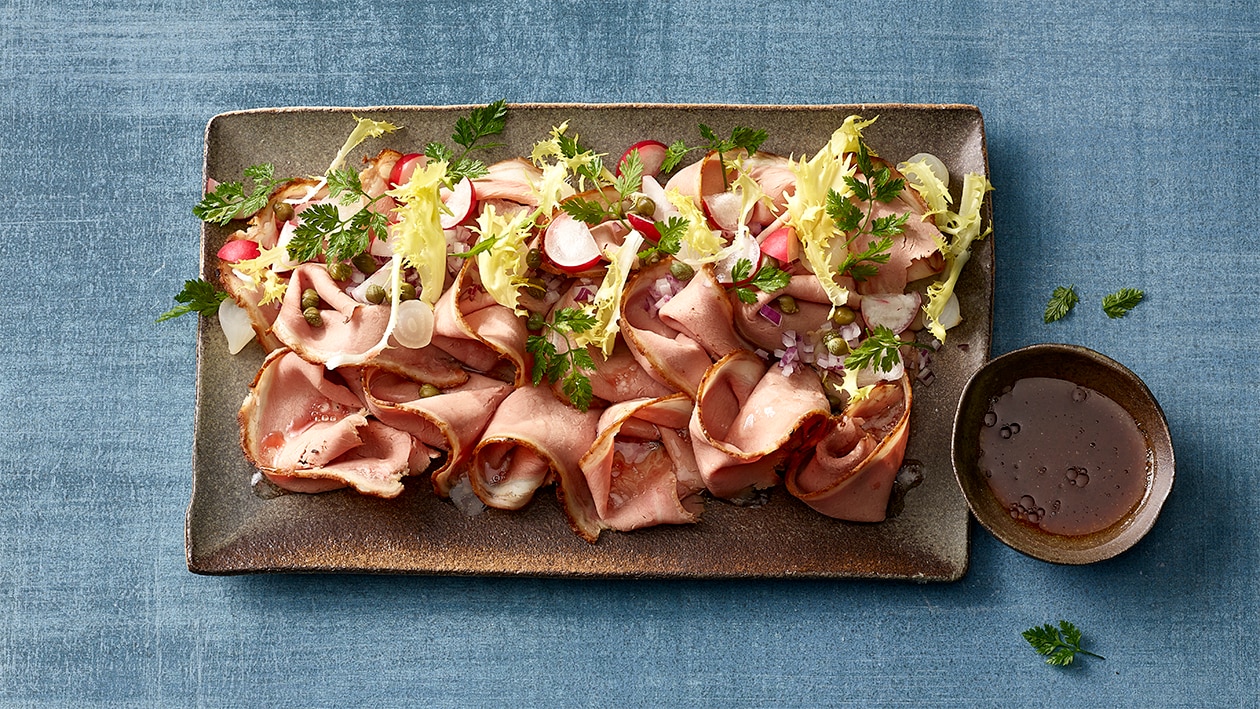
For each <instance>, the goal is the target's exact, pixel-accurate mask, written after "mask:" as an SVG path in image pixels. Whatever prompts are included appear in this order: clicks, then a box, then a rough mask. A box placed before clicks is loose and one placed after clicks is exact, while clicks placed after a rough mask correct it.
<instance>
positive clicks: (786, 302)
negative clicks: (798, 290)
mask: <svg viewBox="0 0 1260 709" xmlns="http://www.w3.org/2000/svg"><path fill="white" fill-rule="evenodd" d="M778 307H779V312H780V313H783V314H784V315H795V314H796V313H799V312H801V308H800V306H798V305H797V304H796V298H793V297H792V296H790V295H781V296H779V299H778Z"/></svg>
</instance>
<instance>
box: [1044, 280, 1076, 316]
mask: <svg viewBox="0 0 1260 709" xmlns="http://www.w3.org/2000/svg"><path fill="white" fill-rule="evenodd" d="M1080 300H1081V299H1080V297H1079V296H1077V295H1076V285H1075V284H1073V285H1070V286H1067V287H1064V286H1059V287H1058V288H1055V289H1054V292H1053V293H1051V294H1050V302H1048V303H1046V312H1045V314H1044V315H1043V316H1042V320H1044V321H1045V322H1047V323H1052V322H1054V321H1055V320H1061V319H1062V318H1064V317H1067V314H1068V313H1070V312H1072V308H1074V307H1076V304H1077V303H1079V302H1080Z"/></svg>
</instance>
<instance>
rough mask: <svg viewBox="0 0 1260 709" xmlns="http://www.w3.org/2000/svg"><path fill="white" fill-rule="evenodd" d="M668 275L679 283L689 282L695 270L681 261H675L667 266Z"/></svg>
mask: <svg viewBox="0 0 1260 709" xmlns="http://www.w3.org/2000/svg"><path fill="white" fill-rule="evenodd" d="M669 275H671V276H673V277H674V278H677V279H678V280H680V281H690V280H691V277H692V276H694V275H696V269H694V268H692V267H691V266H688V265H687V264H685V263H683V262H682V261H675V262H673V263H671V264H670V265H669Z"/></svg>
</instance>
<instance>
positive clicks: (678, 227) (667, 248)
mask: <svg viewBox="0 0 1260 709" xmlns="http://www.w3.org/2000/svg"><path fill="white" fill-rule="evenodd" d="M652 225H653V226H654V227H656V232H657V233H658V234H660V235H661V238H659V239H657V241H656V245H655V246H649V247H647V248H646V249H643V250H642V251H640V252H639V259H640V260H643V261H651V260H652V259H653V258H654V257H661V256H667V255H668V256H674V255H677V254H678V250H679V249H681V248H682V235H683V234H685V233H687V226H688V221H687V220H686V219H683V218H682V217H677V216H675V217H670V218H669V220H668V221H664V222H653V223H652Z"/></svg>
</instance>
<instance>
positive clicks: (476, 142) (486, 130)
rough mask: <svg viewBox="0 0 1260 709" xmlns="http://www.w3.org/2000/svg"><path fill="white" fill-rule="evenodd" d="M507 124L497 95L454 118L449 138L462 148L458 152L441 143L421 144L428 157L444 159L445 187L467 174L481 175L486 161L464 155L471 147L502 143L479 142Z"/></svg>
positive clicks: (472, 177) (452, 185) (470, 175)
mask: <svg viewBox="0 0 1260 709" xmlns="http://www.w3.org/2000/svg"><path fill="white" fill-rule="evenodd" d="M506 127H507V103H506V102H505V101H504V100H503V99H499V100H498V101H495V102H494V103H491V104H489V105H487V106H480V107H478V108H474V109H472V111H470V112H469V113H468V115H467V116H462V117H460V118H459V119H457V120H456V121H455V132H454V133H452V134H451V141H452V142H454V143H455V144H456V145H458V146H460V147H462V148H463V149H464V150H463V151H462V152H460V153H458V154H456V152H455V151H454V150H452V149H450V148H448V147H447V146H445V145H443V144H441V143H437V142H434V143H429V144H427V145H425V146H424V154H425V156H426V157H428V158H429V159H430V160H435V161H442V162H445V163H446V177H445V178H444V179H443V182H445V183H446V186H447V187H454V186H455V183H457V182H459V181H460V180H462V179H464V178H465V177H467V178H468V179H470V180H471V179H474V178H477V177H481V176H482V175H485V174H486V173H487V172H488V170H487V168H486V164H485V163H483V162H482V161H480V160H477V159H475V158H471V157H469V156H468V154H469V153H471V152H472V151H474V150H488V149H490V148H499V147H502V146H503V145H504V144H503V143H486V142H482V141H483V140H484V139H485V138H489V137H491V136H495V135H499V134H501V133H502V132H503V129H504V128H506Z"/></svg>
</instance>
